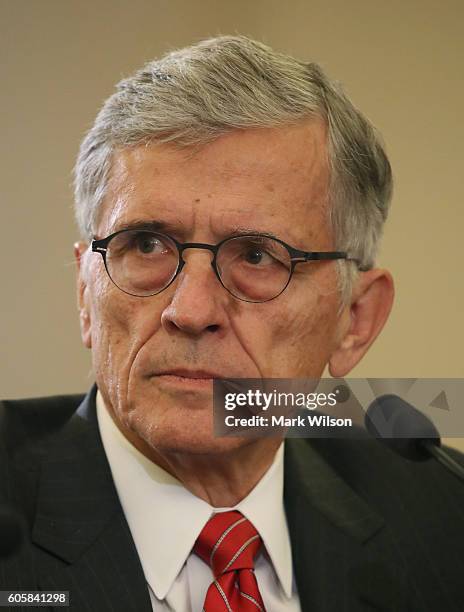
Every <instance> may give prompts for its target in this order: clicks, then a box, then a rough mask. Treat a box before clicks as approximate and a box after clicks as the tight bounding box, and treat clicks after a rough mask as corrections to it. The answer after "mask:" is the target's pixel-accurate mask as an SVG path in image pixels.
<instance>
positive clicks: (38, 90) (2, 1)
mask: <svg viewBox="0 0 464 612" xmlns="http://www.w3.org/2000/svg"><path fill="white" fill-rule="evenodd" d="M463 19H464V3H462V2H461V1H460V0H456V1H452V0H444V1H443V2H440V3H438V2H435V1H424V0H414V1H411V0H409V1H406V2H404V1H398V0H394V1H393V2H388V3H385V2H380V1H377V0H356V1H353V0H352V1H350V2H346V1H344V0H334V1H332V2H330V1H328V0H317V1H310V0H306V1H299V0H297V1H292V0H290V1H289V2H282V1H276V0H268V1H266V0H254V1H253V2H249V0H234V2H228V1H227V2H226V1H224V2H221V1H213V0H197V1H189V0H151V1H150V0H130V1H129V0H127V1H116V0H112V1H110V0H103V1H102V0H96V1H95V0H94V1H90V0H75V1H72V0H68V1H67V2H63V1H62V0H40V1H35V0H0V28H1V29H0V45H1V49H0V57H1V58H2V59H1V66H0V70H1V75H0V78H1V80H0V90H1V92H2V93H1V113H0V122H1V132H0V134H1V138H0V151H1V165H0V179H1V180H0V190H1V228H2V229H1V241H0V248H1V256H0V265H1V302H0V304H1V306H0V308H1V368H0V396H3V397H21V396H33V395H40V394H43V395H47V394H55V393H69V392H76V391H84V390H86V389H87V387H88V386H89V385H90V383H91V382H92V375H91V373H90V359H89V355H88V354H87V353H86V351H85V350H84V349H83V348H81V346H80V338H79V333H78V322H77V314H76V307H75V299H74V269H73V265H72V243H73V241H74V240H75V238H76V236H77V234H76V230H75V227H74V224H73V217H72V210H71V206H72V192H71V187H70V183H71V169H72V166H73V163H74V158H75V155H76V152H77V148H78V143H79V140H80V138H81V137H82V135H83V133H84V131H85V130H86V129H87V128H88V127H89V126H90V123H91V122H92V120H93V118H94V116H95V113H96V111H97V109H98V108H99V106H100V105H101V103H102V101H103V100H104V99H105V98H106V97H107V96H108V95H109V94H110V93H111V91H112V87H113V85H114V83H115V82H116V81H118V80H119V79H120V78H121V77H122V76H124V75H128V74H130V73H131V72H132V71H133V70H134V69H135V68H137V67H139V66H140V65H141V64H142V63H143V62H144V61H146V60H148V59H151V58H153V57H155V56H157V55H158V54H161V53H163V52H165V51H166V50H168V49H171V48H174V47H177V46H183V45H186V44H189V43H192V42H194V41H197V40H199V39H200V38H203V37H206V36H211V35H215V34H219V33H243V34H248V35H251V36H253V37H256V38H259V39H261V40H263V41H264V42H266V43H268V44H271V45H272V46H274V47H276V48H278V49H280V50H282V51H287V52H291V53H293V54H295V55H296V56H298V57H301V58H306V59H308V60H309V59H312V60H316V61H318V62H320V63H322V65H323V66H324V67H325V68H326V70H327V71H328V72H329V74H330V75H331V76H332V77H335V78H337V79H339V80H341V81H342V82H343V83H344V84H345V86H346V88H347V90H348V92H349V94H350V95H351V97H352V98H353V100H354V101H355V103H356V104H357V105H358V106H359V107H361V109H362V110H363V111H364V112H365V113H366V114H367V115H368V116H369V117H370V118H371V120H372V121H373V122H374V123H375V124H376V125H377V126H378V127H379V128H380V130H381V131H382V133H383V134H384V138H385V140H386V143H387V148H388V151H389V153H390V156H391V161H392V164H393V168H394V172H395V177H396V193H395V198H394V203H393V209H392V213H391V218H390V221H389V224H388V227H387V230H386V234H385V239H384V243H383V249H382V253H381V258H380V263H381V264H382V265H384V266H387V267H388V268H390V269H391V270H392V272H393V274H394V277H395V279H396V288H397V301H396V305H395V308H394V311H393V314H392V316H391V320H390V322H389V323H388V325H387V327H386V329H385V330H384V332H383V334H382V336H381V338H379V340H378V341H377V343H376V344H375V346H374V347H373V348H372V349H371V351H370V353H369V355H368V356H367V357H366V358H365V359H364V361H363V362H362V364H361V365H360V366H359V367H358V368H357V369H356V370H355V371H353V375H354V376H376V377H384V376H385V377H386V376H389V377H464V360H463V357H462V347H463V345H464V342H463V340H464V325H463V310H464V309H463V303H464V275H463V259H464V257H463V246H464V245H463V241H462V238H461V236H462V232H463V225H464V224H463V222H464V213H463V210H464V198H463V195H464V194H463V191H464V189H463V184H464V176H463V175H464V172H463V154H462V146H463V142H464V130H463V121H462V109H463V108H464V86H463V79H462V75H463V61H464V37H463V36H462V27H463ZM463 409H464V402H463Z"/></svg>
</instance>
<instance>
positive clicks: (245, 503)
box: [97, 392, 300, 612]
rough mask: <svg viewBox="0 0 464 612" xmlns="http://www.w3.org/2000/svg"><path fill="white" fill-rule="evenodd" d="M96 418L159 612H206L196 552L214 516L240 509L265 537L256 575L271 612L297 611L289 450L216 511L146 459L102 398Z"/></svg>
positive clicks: (207, 579)
mask: <svg viewBox="0 0 464 612" xmlns="http://www.w3.org/2000/svg"><path fill="white" fill-rule="evenodd" d="M97 418H98V425H99V429H100V434H101V438H102V441H103V446H104V449H105V453H106V456H107V458H108V462H109V465H110V468H111V473H112V475H113V480H114V483H115V486H116V490H117V492H118V495H119V500H120V502H121V506H122V508H123V510H124V514H125V517H126V520H127V523H128V525H129V528H130V530H131V533H132V538H133V540H134V543H135V546H136V549H137V553H138V555H139V557H140V562H141V564H142V568H143V571H144V574H145V578H146V580H147V585H148V590H149V593H150V599H151V603H152V607H153V610H154V612H165V611H167V610H169V611H175V612H200V611H201V610H202V608H203V604H204V600H205V595H206V592H207V590H208V587H209V585H210V584H211V582H212V580H213V575H212V572H211V569H210V567H209V566H208V565H207V564H206V563H204V562H203V561H202V560H201V559H200V558H199V557H198V556H197V555H195V554H194V553H192V547H193V545H194V543H195V541H196V539H197V537H198V535H199V534H200V532H201V530H202V529H203V527H204V526H205V524H206V522H207V521H208V519H209V518H210V517H211V516H212V514H214V513H215V512H222V511H226V510H239V511H240V512H241V513H242V514H243V515H244V516H245V517H246V518H247V519H249V520H250V521H251V522H252V523H253V525H254V527H255V528H256V530H257V531H258V532H259V534H260V536H261V538H262V541H263V545H264V546H263V549H262V553H259V554H258V556H257V558H256V561H255V575H256V579H257V581H258V586H259V590H260V593H261V596H262V598H263V601H264V605H265V606H266V610H267V612H284V611H285V612H299V611H300V604H299V599H298V594H297V591H296V585H295V580H294V578H293V569H292V557H291V546H290V537H289V533H288V527H287V521H286V517H285V511H284V505H283V481H284V478H283V473H284V472H283V457H284V455H283V444H282V445H281V446H280V447H279V450H278V451H277V453H276V456H275V458H274V461H273V463H272V465H271V466H270V468H269V469H268V471H267V472H266V473H265V474H264V476H263V477H262V478H261V480H260V481H259V482H258V483H257V485H256V486H255V487H254V489H253V490H252V491H251V492H250V493H249V494H248V495H247V496H246V497H245V498H244V499H243V500H242V501H241V502H239V503H238V504H237V505H236V506H234V507H233V508H214V507H213V506H210V505H209V504H208V503H207V502H205V501H203V500H202V499H200V498H199V497H196V496H195V495H193V493H191V492H190V491H188V490H187V489H186V488H185V487H184V486H183V485H182V483H181V482H179V481H178V480H177V479H176V478H174V477H173V476H171V475H170V474H168V473H167V472H166V471H165V470H163V469H162V468H160V467H159V466H158V465H156V464H155V463H153V462H152V461H150V460H149V459H147V457H145V456H144V455H143V454H142V453H141V452H140V451H139V450H137V449H136V448H135V447H134V446H133V445H132V444H131V443H130V442H129V441H128V440H127V439H126V438H125V437H124V435H123V434H122V433H121V432H120V430H119V429H118V428H117V427H116V425H115V423H114V422H113V420H112V418H111V416H110V414H109V413H108V411H107V409H106V407H105V405H104V402H103V398H102V396H101V394H100V392H98V393H97Z"/></svg>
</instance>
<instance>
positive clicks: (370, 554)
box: [285, 439, 405, 612]
mask: <svg viewBox="0 0 464 612" xmlns="http://www.w3.org/2000/svg"><path fill="white" fill-rule="evenodd" d="M285 507H286V513H287V520H288V525H289V531H290V538H291V542H292V555H293V565H294V571H295V579H296V583H297V587H298V594H299V597H300V602H301V608H302V610H303V611H305V610H311V611H313V610H314V611H317V612H322V611H324V612H329V611H331V612H341V611H348V610H349V611H356V612H360V611H361V610H365V609H368V610H372V609H374V610H388V611H389V612H391V611H393V610H400V609H401V610H404V609H405V608H404V607H402V606H403V605H404V602H403V599H402V598H403V597H404V590H403V588H402V585H401V584H400V583H401V582H402V578H401V576H398V575H396V571H395V569H393V573H392V567H391V566H392V564H391V563H388V561H391V558H392V557H393V559H394V552H393V551H390V550H389V545H388V538H385V537H384V536H385V534H386V533H387V534H388V529H385V521H384V519H383V518H382V517H381V516H379V515H378V514H377V513H376V512H375V511H374V510H373V509H371V508H370V507H369V506H368V505H367V503H366V502H365V501H364V500H363V499H362V498H360V497H359V496H358V495H357V494H356V493H355V492H354V491H353V489H351V487H350V486H349V485H348V484H347V483H346V482H345V481H344V480H343V479H342V478H341V477H340V476H339V475H338V474H337V473H336V472H335V470H334V469H333V468H332V467H331V466H330V465H329V464H328V463H327V462H326V461H325V460H324V459H323V458H322V456H321V455H320V454H319V453H318V452H317V451H316V450H315V449H314V448H313V446H312V445H311V442H308V440H303V439H288V440H286V442H285ZM386 542H387V543H386ZM386 561H387V562H386ZM393 568H394V563H393ZM366 606H367V608H366Z"/></svg>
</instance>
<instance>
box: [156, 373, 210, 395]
mask: <svg viewBox="0 0 464 612" xmlns="http://www.w3.org/2000/svg"><path fill="white" fill-rule="evenodd" d="M221 377H222V375H221V374H218V373H217V372H210V371H208V370H187V369H173V370H166V371H165V372H157V373H156V374H154V375H153V378H154V379H155V380H156V381H157V382H158V383H160V384H162V385H167V386H169V387H177V388H180V389H185V390H187V389H197V390H211V389H212V383H213V380H214V379H215V378H221Z"/></svg>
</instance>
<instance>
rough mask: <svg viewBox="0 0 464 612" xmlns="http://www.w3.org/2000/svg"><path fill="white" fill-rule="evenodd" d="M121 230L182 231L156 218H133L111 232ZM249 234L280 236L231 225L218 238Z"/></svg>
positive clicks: (176, 226) (174, 232)
mask: <svg viewBox="0 0 464 612" xmlns="http://www.w3.org/2000/svg"><path fill="white" fill-rule="evenodd" d="M122 230H146V231H150V232H160V233H163V234H179V233H182V231H181V232H179V225H174V224H173V223H170V222H166V221H160V220H157V219H134V220H133V221H129V222H127V223H123V224H121V225H116V227H115V229H114V231H113V232H112V233H115V232H120V231H122ZM184 233H185V232H184ZM249 234H258V235H259V236H268V237H269V238H277V240H280V238H279V237H278V236H277V235H276V234H274V233H273V232H269V231H263V230H259V229H256V228H253V227H243V226H240V225H235V226H233V227H231V228H230V230H229V231H224V232H221V234H220V239H223V238H228V237H235V236H247V235H249Z"/></svg>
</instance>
